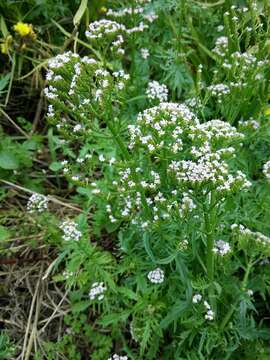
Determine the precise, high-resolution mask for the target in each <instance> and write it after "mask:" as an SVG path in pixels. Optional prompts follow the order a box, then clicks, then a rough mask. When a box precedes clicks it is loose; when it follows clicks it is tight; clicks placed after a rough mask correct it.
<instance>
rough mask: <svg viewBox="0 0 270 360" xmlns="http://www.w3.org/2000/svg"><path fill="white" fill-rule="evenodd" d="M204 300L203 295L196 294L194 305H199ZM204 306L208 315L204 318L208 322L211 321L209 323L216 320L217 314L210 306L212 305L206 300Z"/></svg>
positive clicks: (193, 299)
mask: <svg viewBox="0 0 270 360" xmlns="http://www.w3.org/2000/svg"><path fill="white" fill-rule="evenodd" d="M202 298H203V297H202V295H201V294H195V295H193V298H192V302H193V304H199V303H200V302H201V301H202ZM203 305H204V307H205V310H206V314H205V316H204V318H205V319H206V320H209V321H212V320H214V317H215V313H214V311H213V310H212V309H211V306H210V304H209V303H208V301H206V300H204V302H203Z"/></svg>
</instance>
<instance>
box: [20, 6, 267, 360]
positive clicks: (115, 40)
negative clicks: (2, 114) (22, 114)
mask: <svg viewBox="0 0 270 360" xmlns="http://www.w3.org/2000/svg"><path fill="white" fill-rule="evenodd" d="M243 3H245V6H244V5H239V6H234V5H231V2H229V1H224V2H222V1H221V2H217V3H213V4H211V5H210V3H205V2H204V3H203V2H199V1H193V0H192V1H179V0H156V1H154V0H153V1H146V0H144V1H143V0H141V1H140V0H133V1H124V0H120V1H117V2H116V1H108V2H107V6H108V7H107V9H105V11H104V12H103V13H104V16H103V18H101V19H96V20H95V21H93V22H91V23H90V24H89V26H88V28H87V31H86V33H85V39H84V41H81V44H85V43H86V44H89V46H88V47H87V46H85V47H78V46H77V45H78V44H77V40H78V39H77V40H76V39H75V40H74V41H75V44H74V49H73V50H74V51H71V50H69V51H65V52H63V53H61V54H58V55H56V56H55V57H54V58H52V59H50V60H49V61H48V66H47V67H48V71H47V74H46V88H45V89H44V95H45V98H46V101H47V102H48V107H47V120H48V124H49V127H50V130H49V133H48V141H49V147H50V152H51V157H52V162H51V164H50V167H49V170H50V171H52V172H53V174H54V175H55V178H56V180H55V182H56V183H57V186H58V189H59V188H61V191H62V192H64V193H65V194H66V198H68V200H71V199H72V202H73V203H75V205H76V206H75V205H74V204H73V205H74V206H71V210H70V212H69V213H61V216H59V215H57V216H53V215H52V214H51V213H53V207H52V206H50V200H51V199H52V197H50V196H46V195H41V194H38V193H34V194H32V195H31V196H30V197H29V199H28V203H27V204H26V209H27V210H28V215H29V216H31V217H32V218H33V219H34V220H35V221H37V222H38V221H41V220H40V219H41V217H42V214H41V213H45V214H43V215H44V219H45V221H47V222H48V227H50V228H51V227H54V229H55V230H54V231H51V230H50V231H51V233H50V234H49V235H48V238H49V239H50V242H52V241H53V240H52V239H54V244H55V245H57V248H58V249H59V254H58V257H57V259H56V260H55V262H54V264H53V265H54V266H52V267H51V268H50V269H49V270H50V271H49V273H50V272H52V271H53V270H54V271H55V273H54V278H53V279H54V281H57V282H63V283H64V284H65V287H66V291H67V293H68V300H69V302H70V303H69V311H68V312H66V313H65V326H67V327H68V331H69V334H68V339H69V340H68V341H70V342H71V343H72V346H74V347H75V348H77V349H78V353H79V352H80V351H81V350H80V349H81V348H82V347H83V345H82V344H84V345H85V347H86V348H87V349H88V351H89V353H91V359H93V360H101V359H108V360H109V359H114V360H117V359H122V360H127V359H132V360H141V359H146V360H151V359H164V360H178V359H189V360H195V359H223V358H224V359H238V358H243V359H249V358H256V356H257V355H258V354H259V356H261V355H262V357H261V358H262V359H263V358H264V357H263V356H264V354H263V351H264V350H262V349H266V350H265V351H267V347H268V345H267V341H269V339H270V331H269V324H268V317H269V316H268V300H269V296H270V290H269V289H270V288H269V284H270V271H269V266H268V265H269V263H270V260H269V258H270V247H269V245H270V240H269V236H270V229H269V226H268V222H267V221H268V218H269V214H270V210H269V200H270V197H269V179H270V170H269V169H270V165H269V164H270V160H269V159H270V151H269V144H270V140H269V139H270V131H269V113H270V112H269V111H268V112H267V111H266V110H265V109H267V102H268V100H269V91H268V86H269V85H268V83H269V75H270V74H269V69H268V67H269V59H268V58H269V55H268V52H267V48H268V46H269V44H268V43H267V36H268V34H269V19H270V17H267V16H266V15H265V14H269V13H270V7H269V5H268V4H267V2H264V4H263V5H262V6H259V5H258V6H257V5H256V2H255V1H253V0H250V1H247V2H245V1H244V2H243ZM262 7H263V9H264V10H265V14H264V13H263V11H262ZM76 49H77V50H78V51H75V50H76ZM88 50H90V51H88ZM44 194H45V192H44ZM48 203H49V206H48ZM78 211H79V212H80V214H79V215H78V216H76V215H75V212H76V214H77V212H78ZM50 214H51V215H50ZM45 215H46V216H45ZM44 225H45V224H44V220H43V223H42V226H44ZM52 269H53V270H52ZM49 273H48V274H49ZM78 356H79V355H78ZM82 358H83V355H82ZM258 358H259V357H258Z"/></svg>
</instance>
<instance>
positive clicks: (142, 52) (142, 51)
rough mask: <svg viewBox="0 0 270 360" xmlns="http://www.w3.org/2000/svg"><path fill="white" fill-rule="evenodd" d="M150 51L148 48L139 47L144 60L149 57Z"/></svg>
mask: <svg viewBox="0 0 270 360" xmlns="http://www.w3.org/2000/svg"><path fill="white" fill-rule="evenodd" d="M149 55H150V53H149V50H148V49H145V48H142V49H141V56H142V58H143V59H144V60H146V59H147V58H148V57H149Z"/></svg>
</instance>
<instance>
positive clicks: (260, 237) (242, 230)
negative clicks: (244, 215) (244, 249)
mask: <svg viewBox="0 0 270 360" xmlns="http://www.w3.org/2000/svg"><path fill="white" fill-rule="evenodd" d="M231 229H232V230H233V231H234V232H238V233H239V234H241V235H244V236H247V237H248V238H250V239H253V240H255V241H257V242H258V243H260V244H262V245H265V246H270V237H268V236H266V235H264V234H262V233H261V232H259V231H252V230H250V229H248V228H246V227H245V226H244V225H241V224H239V225H237V224H233V225H231Z"/></svg>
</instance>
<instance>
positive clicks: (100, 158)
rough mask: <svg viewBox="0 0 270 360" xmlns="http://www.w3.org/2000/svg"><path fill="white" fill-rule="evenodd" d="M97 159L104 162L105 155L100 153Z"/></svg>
mask: <svg viewBox="0 0 270 360" xmlns="http://www.w3.org/2000/svg"><path fill="white" fill-rule="evenodd" d="M98 159H99V161H101V162H104V161H105V157H104V155H103V154H100V155H99V157H98Z"/></svg>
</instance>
